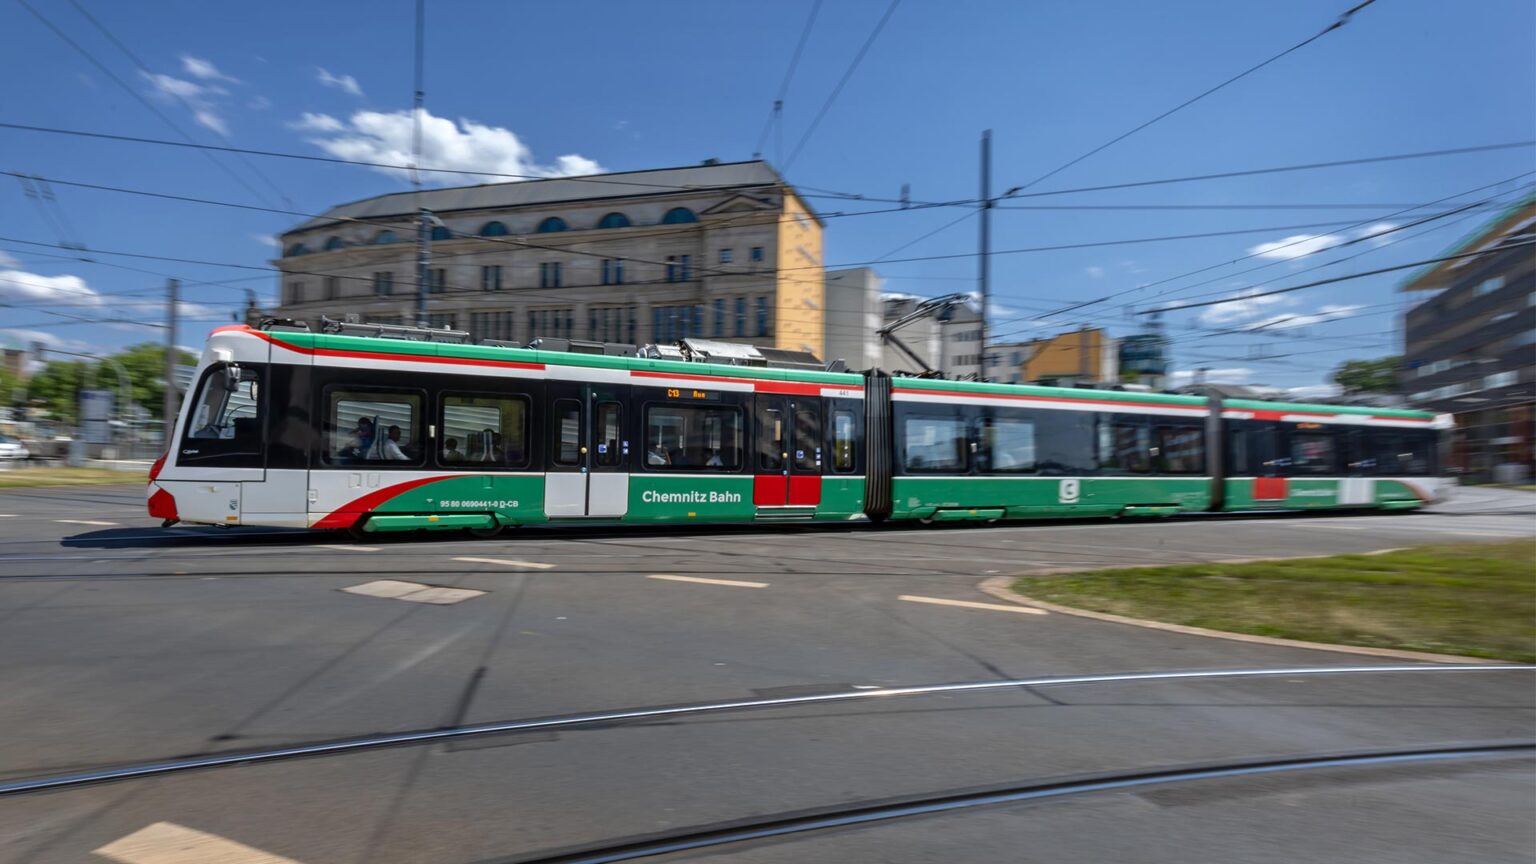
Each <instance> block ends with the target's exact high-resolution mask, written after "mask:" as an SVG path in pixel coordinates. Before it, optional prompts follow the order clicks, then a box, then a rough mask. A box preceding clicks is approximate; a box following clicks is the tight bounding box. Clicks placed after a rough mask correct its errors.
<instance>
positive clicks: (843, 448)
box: [148, 325, 1447, 534]
mask: <svg viewBox="0 0 1536 864" xmlns="http://www.w3.org/2000/svg"><path fill="white" fill-rule="evenodd" d="M330 329H344V330H347V331H349V332H351V333H358V332H377V333H380V334H383V333H386V332H387V331H393V332H394V335H403V336H406V337H407V338H383V337H382V336H365V335H347V334H345V333H336V332H320V333H315V332H308V330H307V328H303V329H299V328H287V329H284V328H271V327H266V328H251V327H245V326H235V327H224V328H221V329H219V330H217V331H215V332H214V333H213V334H211V335H210V337H209V340H208V344H207V347H206V348H205V350H204V352H203V357H202V360H201V362H200V364H199V366H198V370H197V375H196V377H195V385H194V387H193V389H192V391H191V394H190V398H188V399H187V400H186V403H185V404H184V405H183V408H182V412H181V417H180V419H179V422H178V424H177V428H176V429H174V430H173V432H172V438H171V440H170V445H169V449H168V452H167V453H166V455H165V456H163V457H162V458H161V460H160V461H159V462H157V463H156V464H155V467H154V469H153V470H152V471H151V474H150V484H149V493H148V494H149V512H150V514H151V515H152V516H155V517H157V518H160V519H162V520H164V524H166V525H170V524H174V523H176V522H191V523H202V524H212V525H268V526H287V527H301V528H302V527H307V528H331V529H346V530H349V531H351V532H353V533H362V532H386V531H405V530H415V529H423V528H425V529H471V530H474V531H476V532H479V533H487V534H489V533H495V532H496V531H499V530H500V529H502V528H505V527H507V526H513V525H526V524H535V523H546V522H581V521H593V522H698V523H704V522H750V521H765V520H836V521H847V520H858V519H873V520H883V519H899V520H922V521H932V520H941V521H942V520H983V521H991V520H999V519H1037V518H1048V517H1086V516H1166V515H1172V514H1176V513H1182V512H1190V511H1243V510H1280V509H1286V510H1292V509H1307V510H1326V509H1335V508H1378V509H1411V508H1416V507H1421V506H1423V505H1425V504H1428V503H1430V502H1432V501H1435V500H1437V499H1438V498H1439V497H1441V496H1442V495H1443V494H1444V492H1445V491H1446V488H1447V481H1446V480H1445V479H1444V478H1441V477H1439V476H1437V467H1438V457H1437V452H1436V451H1437V441H1438V437H1439V430H1440V429H1442V428H1444V422H1443V421H1442V420H1439V419H1437V418H1436V417H1435V416H1433V415H1430V414H1426V413H1423V412H1417V411H1398V410H1387V409H1378V408H1361V407H1345V406H1334V405H1305V404H1289V403H1272V402H1257V401H1240V400H1228V401H1226V402H1222V401H1220V400H1219V399H1215V398H1207V397H1198V396H1179V395H1164V394H1152V393H1128V392H1118V391H1099V390H1073V389H1060V388H1050V387H1031V386H1023V385H1013V384H987V383H977V382H962V381H946V380H933V379H919V378H901V377H897V378H892V377H890V376H888V375H886V374H884V373H881V372H878V371H876V372H867V373H857V374H855V373H846V372H827V371H819V370H811V369H797V368H767V367H763V366H756V365H752V366H743V365H731V364H727V363H713V362H696V361H695V362H690V361H687V360H683V359H648V358H644V357H637V356H610V355H608V354H589V353H580V352H576V351H551V350H535V349H530V348H518V347H504V346H502V345H497V344H479V345H475V344H466V343H464V342H462V341H431V340H432V339H435V338H438V337H440V336H441V333H437V334H431V335H430V337H428V335H427V334H428V333H429V331H420V330H415V329H414V328H385V327H380V328H374V329H373V330H372V331H369V330H368V328H366V327H360V326H357V325H349V326H346V327H343V328H330ZM461 335H462V334H461ZM599 350H601V347H600V346H599ZM629 353H630V354H631V355H633V354H634V353H635V352H633V351H631V352H629Z"/></svg>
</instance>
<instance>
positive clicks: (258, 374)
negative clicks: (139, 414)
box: [176, 363, 266, 468]
mask: <svg viewBox="0 0 1536 864" xmlns="http://www.w3.org/2000/svg"><path fill="white" fill-rule="evenodd" d="M265 372H266V370H265V368H263V367H261V366H255V365H239V364H235V363H221V364H218V365H216V366H212V367H209V368H208V370H207V371H205V372H204V373H203V377H202V380H201V381H200V382H199V383H198V390H197V401H195V402H194V403H193V407H192V411H191V413H190V414H188V416H187V426H186V429H185V430H183V433H182V442H181V449H180V450H179V452H178V453H177V459H176V461H177V464H180V465H217V466H223V467H254V468H259V467H261V465H262V381H263V378H264V377H265Z"/></svg>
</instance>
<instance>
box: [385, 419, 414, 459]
mask: <svg viewBox="0 0 1536 864" xmlns="http://www.w3.org/2000/svg"><path fill="white" fill-rule="evenodd" d="M377 458H380V459H389V460H392V461H395V462H406V461H409V460H410V458H411V457H409V456H407V455H405V451H404V450H401V449H400V427H399V426H391V427H389V429H388V431H387V437H386V438H385V439H384V440H383V441H380V442H379V454H378V457H377Z"/></svg>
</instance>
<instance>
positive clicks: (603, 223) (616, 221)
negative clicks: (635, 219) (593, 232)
mask: <svg viewBox="0 0 1536 864" xmlns="http://www.w3.org/2000/svg"><path fill="white" fill-rule="evenodd" d="M597 227H599V228H628V227H629V217H628V216H625V215H624V214H623V213H609V214H608V215H607V216H604V217H603V218H602V219H600V220H598V223H597Z"/></svg>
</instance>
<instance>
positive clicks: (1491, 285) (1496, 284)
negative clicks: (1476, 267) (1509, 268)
mask: <svg viewBox="0 0 1536 864" xmlns="http://www.w3.org/2000/svg"><path fill="white" fill-rule="evenodd" d="M1503 287H1504V277H1503V276H1490V277H1488V278H1487V279H1484V280H1483V281H1482V282H1481V283H1479V284H1478V286H1477V296H1479V297H1481V296H1483V295H1484V294H1492V293H1493V292H1495V291H1497V290H1499V289H1500V288H1503Z"/></svg>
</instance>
